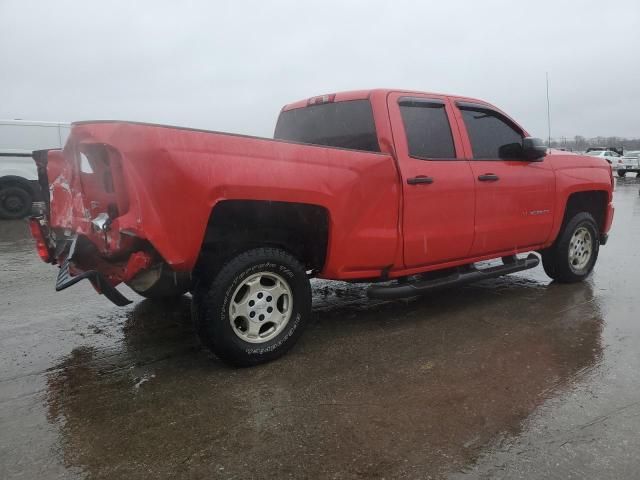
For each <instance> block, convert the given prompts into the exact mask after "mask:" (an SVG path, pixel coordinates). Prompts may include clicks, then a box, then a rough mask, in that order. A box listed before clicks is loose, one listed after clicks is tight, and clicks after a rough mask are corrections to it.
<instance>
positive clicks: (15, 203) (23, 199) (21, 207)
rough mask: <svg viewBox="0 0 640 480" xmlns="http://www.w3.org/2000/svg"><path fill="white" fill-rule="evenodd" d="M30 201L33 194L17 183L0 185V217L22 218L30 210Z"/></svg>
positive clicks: (31, 201)
mask: <svg viewBox="0 0 640 480" xmlns="http://www.w3.org/2000/svg"><path fill="white" fill-rule="evenodd" d="M32 203H33V196H32V195H31V192H29V191H28V190H26V189H24V188H22V187H20V186H17V185H9V186H5V187H0V218H4V219H6V220H17V219H19V218H24V217H26V216H27V215H29V213H30V212H31V204H32Z"/></svg>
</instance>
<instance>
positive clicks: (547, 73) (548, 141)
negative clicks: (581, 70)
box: [545, 72, 551, 148]
mask: <svg viewBox="0 0 640 480" xmlns="http://www.w3.org/2000/svg"><path fill="white" fill-rule="evenodd" d="M545 74H546V76H547V129H548V137H547V146H548V147H549V148H551V108H550V106H549V72H545Z"/></svg>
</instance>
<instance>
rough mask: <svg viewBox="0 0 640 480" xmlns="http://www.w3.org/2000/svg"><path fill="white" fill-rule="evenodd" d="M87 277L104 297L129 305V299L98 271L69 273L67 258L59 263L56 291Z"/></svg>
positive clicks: (118, 303) (121, 304)
mask: <svg viewBox="0 0 640 480" xmlns="http://www.w3.org/2000/svg"><path fill="white" fill-rule="evenodd" d="M85 278H88V279H89V281H90V282H91V283H92V284H93V286H94V287H95V288H96V290H98V291H99V292H101V293H102V294H103V295H104V296H105V297H107V298H108V299H109V300H111V301H112V302H113V303H115V304H116V305H117V306H119V307H124V306H125V305H129V304H130V303H132V302H131V300H129V299H128V298H127V297H125V296H124V295H122V294H121V293H120V292H119V291H118V290H116V288H115V287H113V286H112V285H111V284H110V283H109V282H108V281H107V280H106V279H105V278H104V276H103V275H102V274H101V273H100V272H97V271H96V270H89V271H88V272H82V273H81V274H79V275H75V276H73V275H71V271H70V270H69V259H67V260H65V261H64V263H63V264H62V265H60V271H59V272H58V278H57V280H56V292H59V291H61V290H64V289H65V288H68V287H70V286H71V285H75V284H76V283H78V282H79V281H80V280H84V279H85Z"/></svg>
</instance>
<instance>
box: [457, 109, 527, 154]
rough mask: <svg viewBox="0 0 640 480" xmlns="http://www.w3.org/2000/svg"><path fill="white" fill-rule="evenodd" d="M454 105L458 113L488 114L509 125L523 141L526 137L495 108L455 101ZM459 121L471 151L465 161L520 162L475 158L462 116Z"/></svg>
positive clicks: (511, 121)
mask: <svg viewBox="0 0 640 480" xmlns="http://www.w3.org/2000/svg"><path fill="white" fill-rule="evenodd" d="M455 104H456V107H458V110H460V113H462V111H463V110H467V111H469V110H470V111H474V112H489V113H491V114H492V115H494V116H495V117H497V118H498V119H500V120H502V121H503V122H504V123H506V124H507V125H509V126H510V127H511V128H513V129H514V130H515V131H516V132H518V133H519V134H520V136H521V137H522V139H523V140H524V139H525V138H526V136H527V135H526V132H525V131H524V130H523V129H522V127H520V125H518V124H517V123H516V122H515V121H513V120H511V119H510V118H509V117H507V116H506V115H505V114H504V113H502V112H500V111H499V110H496V109H495V108H493V107H491V106H489V105H483V104H481V103H474V102H465V101H456V102H455ZM460 120H461V121H462V125H463V126H464V131H465V135H466V136H467V139H468V141H469V148H470V149H471V152H470V153H471V158H469V159H467V160H469V161H472V162H474V161H477V162H510V161H515V162H518V161H520V160H518V159H507V158H475V156H474V154H473V143H472V142H471V136H470V135H469V128H468V127H467V122H465V120H464V116H463V115H461V116H460Z"/></svg>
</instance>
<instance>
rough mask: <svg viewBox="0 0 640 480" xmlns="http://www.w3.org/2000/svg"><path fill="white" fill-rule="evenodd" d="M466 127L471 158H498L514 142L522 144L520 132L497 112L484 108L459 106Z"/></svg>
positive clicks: (503, 155) (503, 154)
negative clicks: (471, 151) (471, 153)
mask: <svg viewBox="0 0 640 480" xmlns="http://www.w3.org/2000/svg"><path fill="white" fill-rule="evenodd" d="M460 111H461V112H462V118H463V119H464V124H465V126H466V127H467V133H468V134H469V140H470V141H471V148H472V149H473V158H475V159H498V158H504V157H506V155H505V152H507V151H513V148H511V149H509V147H507V146H508V145H510V146H511V147H513V146H514V144H518V145H522V138H523V135H522V132H521V131H520V130H519V129H517V128H516V127H515V125H513V124H512V123H511V122H510V121H509V120H508V119H506V118H504V117H503V116H502V115H500V114H499V113H498V112H494V111H492V110H484V109H472V108H466V107H460Z"/></svg>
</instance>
